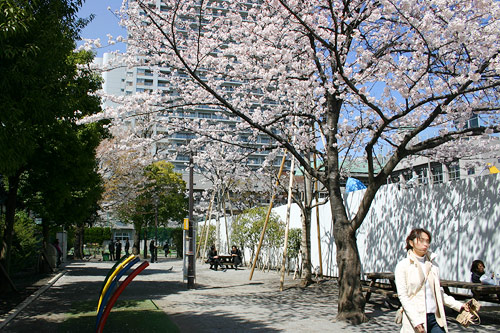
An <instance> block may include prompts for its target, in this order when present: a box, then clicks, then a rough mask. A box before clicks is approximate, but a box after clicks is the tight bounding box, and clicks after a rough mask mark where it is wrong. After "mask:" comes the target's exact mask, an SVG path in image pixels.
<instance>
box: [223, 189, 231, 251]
mask: <svg viewBox="0 0 500 333" xmlns="http://www.w3.org/2000/svg"><path fill="white" fill-rule="evenodd" d="M224 192H226V187H224V190H223V192H222V196H221V197H222V211H223V213H224V224H225V226H226V242H227V253H231V245H230V244H229V230H228V228H227V215H226V199H225V198H224Z"/></svg>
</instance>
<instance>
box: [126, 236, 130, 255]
mask: <svg viewBox="0 0 500 333" xmlns="http://www.w3.org/2000/svg"><path fill="white" fill-rule="evenodd" d="M129 250H130V242H129V241H128V238H127V241H126V242H125V256H127V257H128V251H129Z"/></svg>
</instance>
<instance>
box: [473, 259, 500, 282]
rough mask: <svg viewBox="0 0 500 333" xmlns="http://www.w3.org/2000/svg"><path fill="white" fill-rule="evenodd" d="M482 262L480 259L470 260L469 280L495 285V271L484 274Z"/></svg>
mask: <svg viewBox="0 0 500 333" xmlns="http://www.w3.org/2000/svg"><path fill="white" fill-rule="evenodd" d="M485 268H486V267H485V266H484V262H483V261H482V260H474V261H473V262H472V266H471V267H470V271H471V275H470V280H471V282H474V283H482V284H489V285H496V283H495V273H491V275H488V274H485V273H484V269H485Z"/></svg>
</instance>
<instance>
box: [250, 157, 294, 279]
mask: <svg viewBox="0 0 500 333" xmlns="http://www.w3.org/2000/svg"><path fill="white" fill-rule="evenodd" d="M285 160H286V151H285V152H284V153H283V159H282V160H281V165H280V171H279V172H278V179H276V187H278V185H279V184H280V178H281V174H282V173H283V166H284V165H285ZM275 197H276V190H274V191H273V195H272V196H271V202H270V203H269V209H268V210H267V215H266V221H265V222H264V227H263V228H262V233H261V234H260V240H259V246H258V247H257V252H255V258H254V259H253V264H252V270H251V271H250V278H249V279H250V280H251V279H252V276H253V271H254V270H255V265H256V264H257V259H258V258H259V253H260V247H261V246H262V241H263V240H264V234H265V233H266V228H267V222H269V216H271V210H272V209H273V202H274V198H275Z"/></svg>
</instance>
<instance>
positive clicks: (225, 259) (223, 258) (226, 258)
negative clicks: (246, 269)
mask: <svg viewBox="0 0 500 333" xmlns="http://www.w3.org/2000/svg"><path fill="white" fill-rule="evenodd" d="M219 260H220V264H221V267H222V265H224V266H226V268H236V266H234V262H233V256H231V255H219ZM229 266H231V267H229Z"/></svg>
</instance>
